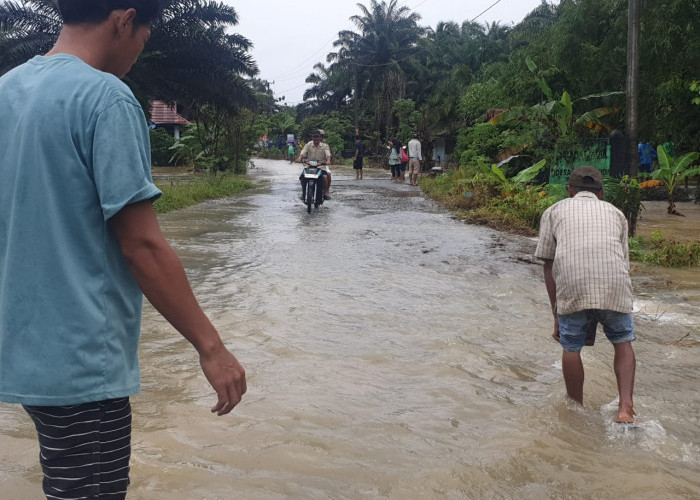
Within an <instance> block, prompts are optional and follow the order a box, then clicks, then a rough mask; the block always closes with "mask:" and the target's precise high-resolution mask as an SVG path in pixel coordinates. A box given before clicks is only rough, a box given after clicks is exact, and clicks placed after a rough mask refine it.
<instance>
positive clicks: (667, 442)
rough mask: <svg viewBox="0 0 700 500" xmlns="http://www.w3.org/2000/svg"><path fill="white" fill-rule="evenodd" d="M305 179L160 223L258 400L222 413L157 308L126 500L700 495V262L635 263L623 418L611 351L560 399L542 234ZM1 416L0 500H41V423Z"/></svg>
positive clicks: (369, 183) (376, 186)
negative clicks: (630, 365) (301, 190)
mask: <svg viewBox="0 0 700 500" xmlns="http://www.w3.org/2000/svg"><path fill="white" fill-rule="evenodd" d="M298 171H299V168H298V166H297V165H289V164H288V163H286V162H282V161H265V160H257V161H256V167H255V168H254V169H253V170H252V171H251V175H252V177H254V178H256V179H258V180H260V181H265V182H264V184H263V185H262V187H261V188H260V189H258V190H256V191H254V192H251V193H249V194H247V195H245V196H243V197H240V198H233V199H226V200H220V201H213V202H207V203H205V204H202V205H199V206H196V207H192V208H189V209H186V210H181V211H178V212H175V213H170V214H167V215H165V216H162V217H161V222H162V225H163V228H164V231H165V234H166V236H167V237H168V239H169V240H170V241H171V243H172V245H173V246H174V247H175V249H176V250H177V251H178V253H179V255H180V256H181V258H182V261H183V263H184V265H185V267H186V268H187V270H188V274H189V276H190V278H191V281H192V284H193V287H194V289H195V292H196V294H197V295H198V297H199V298H200V300H201V302H202V305H203V307H204V309H205V310H206V311H207V312H208V313H209V314H210V315H211V317H212V318H213V321H214V323H215V324H216V325H217V326H218V328H219V329H220V331H221V332H222V335H223V337H224V339H225V341H226V343H227V345H229V346H230V347H232V348H233V349H234V350H235V352H236V354H237V356H238V357H239V359H240V360H241V362H242V363H243V364H244V366H245V367H246V369H247V373H248V388H249V390H248V394H247V395H246V397H245V399H244V401H243V402H242V403H241V404H240V406H239V407H237V408H236V409H235V410H234V412H233V413H232V414H231V415H229V416H226V417H222V418H217V417H215V416H212V415H211V414H210V412H209V407H210V406H211V405H213V403H214V400H215V398H214V395H213V394H212V393H211V391H210V389H209V388H208V386H207V383H206V381H205V379H204V377H203V376H202V375H201V374H200V373H199V368H198V362H197V359H196V357H195V354H194V351H193V350H192V349H191V348H190V347H189V346H188V344H187V343H186V342H185V341H184V340H182V339H181V338H180V337H179V336H178V335H177V334H176V333H175V332H174V331H173V330H172V329H171V327H169V326H168V325H167V324H166V323H165V322H164V321H163V320H162V319H161V318H160V317H159V316H158V315H157V314H156V313H155V312H154V311H153V309H152V308H151V307H150V306H148V305H147V306H146V308H145V311H144V318H143V334H142V342H141V365H142V378H143V391H142V392H141V394H139V395H137V396H135V397H133V399H132V402H133V410H134V437H133V456H132V476H131V477H132V484H131V487H130V490H129V491H130V493H129V498H130V499H137V500H155V499H167V500H198V499H209V500H213V499H234V498H236V499H245V500H278V499H303V500H321V499H329V500H330V499H333V500H339V499H348V500H350V499H392V500H407V499H408V500H413V499H514V498H518V499H545V498H547V499H569V498H570V499H573V498H587V499H608V498H610V499H627V498H630V499H631V498H635V499H654V500H656V499H661V498H663V499H689V498H700V474H699V472H700V443H699V441H698V440H699V439H700V427H699V421H698V415H699V414H700V412H699V410H700V407H699V404H698V387H700V385H699V378H700V375H699V373H698V360H699V359H700V358H699V356H698V340H699V337H700V332H699V325H700V323H699V321H700V320H699V318H700V315H699V314H698V313H699V312H700V300H699V295H698V291H697V290H698V282H699V281H700V280H699V276H698V272H697V270H693V271H687V270H686V271H681V273H679V274H678V276H679V277H680V278H675V277H674V276H672V275H671V274H668V273H666V272H662V273H658V274H656V275H650V274H649V273H648V272H647V271H648V270H645V269H640V268H638V267H637V268H635V277H634V282H635V294H636V296H635V320H636V324H637V332H638V341H637V342H636V343H635V349H636V353H637V363H638V367H637V381H636V391H635V403H636V410H637V413H638V417H639V422H638V425H637V426H636V427H635V428H627V427H622V426H619V425H617V424H613V418H614V415H615V409H616V386H615V378H614V375H613V370H612V348H611V347H610V345H609V344H608V343H607V341H605V340H604V339H602V340H600V341H599V342H598V343H597V344H596V346H594V347H592V348H587V349H586V350H584V363H585V366H586V370H587V371H586V376H587V378H586V385H585V398H586V405H585V407H583V408H581V407H577V406H575V405H572V404H570V403H569V402H568V401H567V400H566V398H565V397H564V396H563V394H564V385H563V381H562V378H561V374H560V369H561V365H560V361H559V360H560V355H561V352H560V348H559V346H558V345H557V344H555V343H554V341H553V340H552V339H551V337H550V334H551V328H552V325H551V317H550V313H549V305H548V300H547V295H546V292H545V288H544V285H543V281H542V270H541V266H540V265H539V264H538V263H536V262H534V261H533V260H532V259H531V257H530V256H531V254H532V251H533V250H534V246H535V240H534V239H530V238H523V237H518V236H511V235H505V234H502V233H498V232H495V231H492V230H489V229H486V228H483V227H475V226H470V225H466V224H464V223H462V222H460V221H457V220H455V219H454V218H453V217H452V216H451V215H450V214H449V213H447V212H445V211H444V210H442V209H441V208H439V207H438V206H436V205H435V204H433V203H432V202H430V201H428V200H426V199H425V198H424V197H423V196H422V195H421V192H420V189H419V188H412V187H410V186H407V185H401V186H399V185H395V184H392V183H391V182H390V181H389V177H388V175H387V173H386V172H384V171H378V170H377V171H367V172H366V174H365V180H363V181H355V180H354V174H353V172H352V171H351V170H349V169H342V168H339V169H335V170H334V187H333V200H332V201H330V202H328V203H326V204H325V205H323V206H322V207H321V208H320V209H318V210H316V211H314V212H313V213H311V214H307V213H306V210H305V207H304V206H303V205H302V204H301V203H300V201H299V200H298V198H297V196H298V187H297V180H296V177H297V175H298ZM681 211H683V210H682V209H681ZM649 220H651V212H649ZM645 223H646V220H643V222H642V225H643V224H645ZM680 339H682V340H680ZM0 421H1V422H2V426H1V428H0V483H1V484H2V492H0V497H1V498H2V499H7V500H9V499H22V500H27V499H39V498H41V489H40V481H41V471H40V469H39V466H38V465H37V453H38V452H37V446H36V443H35V438H34V431H33V429H32V427H31V424H30V422H29V419H28V418H27V417H26V416H25V415H24V414H23V413H22V411H21V409H19V408H18V407H16V406H11V405H0Z"/></svg>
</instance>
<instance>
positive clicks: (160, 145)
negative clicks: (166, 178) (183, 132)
mask: <svg viewBox="0 0 700 500" xmlns="http://www.w3.org/2000/svg"><path fill="white" fill-rule="evenodd" d="M150 136H151V163H152V164H153V165H155V166H166V165H173V163H171V162H170V158H172V156H173V152H172V150H171V149H170V148H171V147H172V146H173V144H175V138H174V137H173V136H172V134H171V133H170V132H168V130H166V129H164V128H155V129H151V130H150Z"/></svg>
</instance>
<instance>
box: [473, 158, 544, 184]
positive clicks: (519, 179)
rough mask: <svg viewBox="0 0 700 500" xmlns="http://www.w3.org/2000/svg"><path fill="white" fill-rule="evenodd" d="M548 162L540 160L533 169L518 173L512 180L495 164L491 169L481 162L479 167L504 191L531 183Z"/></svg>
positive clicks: (529, 168)
mask: <svg viewBox="0 0 700 500" xmlns="http://www.w3.org/2000/svg"><path fill="white" fill-rule="evenodd" d="M546 163H547V160H540V161H538V162H537V163H535V164H534V165H532V166H531V167H528V168H525V169H523V170H521V171H520V172H518V173H517V174H516V175H515V176H513V177H511V178H510V179H509V178H508V177H506V174H505V173H504V172H503V170H501V168H500V167H499V166H498V165H496V164H495V163H494V164H492V165H491V166H490V167H489V166H488V165H487V164H486V163H485V162H483V161H480V162H479V167H480V168H481V171H482V173H483V174H484V176H485V177H489V178H491V179H493V180H495V181H496V182H497V183H498V184H499V185H500V186H501V188H502V189H504V190H506V189H509V188H512V187H516V186H519V185H520V186H524V185H526V184H529V183H531V182H532V181H533V180H534V179H535V177H537V174H539V173H540V171H541V170H542V169H543V168H544V166H545V165H546Z"/></svg>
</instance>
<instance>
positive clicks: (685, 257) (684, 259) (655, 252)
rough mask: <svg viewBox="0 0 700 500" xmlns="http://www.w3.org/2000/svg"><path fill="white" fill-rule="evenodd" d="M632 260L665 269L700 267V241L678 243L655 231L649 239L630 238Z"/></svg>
mask: <svg viewBox="0 0 700 500" xmlns="http://www.w3.org/2000/svg"><path fill="white" fill-rule="evenodd" d="M630 259H631V260H635V261H638V262H644V263H646V264H651V265H654V266H663V267H690V266H697V265H700V241H694V242H678V241H675V240H672V239H667V238H665V237H664V235H663V234H661V232H660V231H654V232H653V233H652V234H651V237H650V238H648V239H645V238H641V237H632V238H630Z"/></svg>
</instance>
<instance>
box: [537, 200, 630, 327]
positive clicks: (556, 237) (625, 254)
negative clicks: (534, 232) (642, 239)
mask: <svg viewBox="0 0 700 500" xmlns="http://www.w3.org/2000/svg"><path fill="white" fill-rule="evenodd" d="M628 245H629V243H628V240H627V220H626V219H625V216H624V215H623V214H622V212H620V211H619V210H618V209H617V208H615V207H614V206H613V205H611V204H610V203H608V202H605V201H601V200H599V199H598V198H597V196H596V195H595V194H594V193H590V192H587V191H581V192H579V193H577V194H576V196H575V197H573V198H567V199H565V200H562V201H560V202H558V203H556V204H554V205H552V206H551V207H549V208H548V209H547V210H546V211H545V212H544V214H542V220H541V221H540V239H539V242H538V243H537V249H536V250H535V257H537V258H539V259H543V260H545V259H551V260H553V261H554V264H553V266H552V275H553V277H554V282H555V283H556V288H557V313H558V314H572V313H575V312H578V311H583V310H586V309H608V310H611V311H618V312H622V313H629V312H632V282H631V281H630V277H629V246H628Z"/></svg>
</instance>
